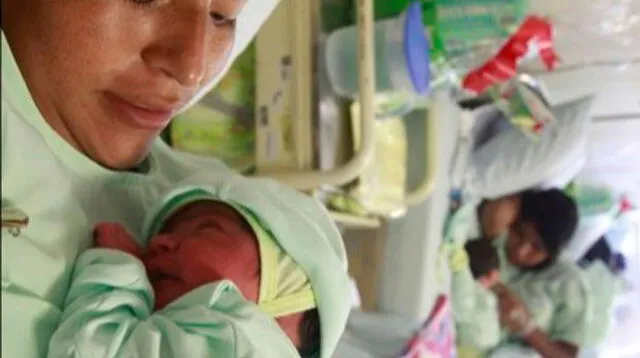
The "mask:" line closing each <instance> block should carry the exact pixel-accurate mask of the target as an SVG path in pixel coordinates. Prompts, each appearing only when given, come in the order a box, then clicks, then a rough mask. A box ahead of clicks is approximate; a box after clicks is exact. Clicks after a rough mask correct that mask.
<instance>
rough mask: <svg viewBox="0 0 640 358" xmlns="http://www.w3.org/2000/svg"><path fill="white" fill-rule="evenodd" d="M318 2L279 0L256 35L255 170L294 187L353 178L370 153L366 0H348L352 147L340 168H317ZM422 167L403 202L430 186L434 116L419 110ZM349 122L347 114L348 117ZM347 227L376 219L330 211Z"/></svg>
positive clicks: (370, 27) (371, 82)
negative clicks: (354, 110)
mask: <svg viewBox="0 0 640 358" xmlns="http://www.w3.org/2000/svg"><path fill="white" fill-rule="evenodd" d="M321 1H323V0H306V1H300V0H282V1H281V3H280V5H279V7H278V8H277V9H276V10H275V12H274V14H273V15H272V16H271V17H270V19H269V20H268V21H267V23H265V25H264V26H263V28H262V30H261V31H260V32H259V33H258V36H257V38H256V58H257V69H256V76H257V78H256V89H257V91H256V92H257V93H256V101H257V110H256V166H257V174H258V175H260V176H269V177H272V178H274V179H277V180H280V181H282V182H284V183H287V184H288V185H290V186H292V187H294V188H296V189H299V190H301V191H313V190H317V189H319V188H321V187H323V186H333V187H339V186H343V185H345V184H349V183H351V182H353V181H354V180H356V179H357V178H358V177H359V176H360V174H361V173H362V172H363V170H364V169H365V167H366V166H367V165H368V164H369V163H370V161H371V160H373V154H374V121H375V116H374V107H375V105H374V94H375V75H374V66H375V63H374V39H373V34H374V16H373V0H354V4H355V8H356V11H357V16H356V19H357V26H358V34H359V44H358V46H359V48H358V50H359V54H360V59H361V61H360V66H359V69H358V70H359V94H360V96H359V102H360V108H361V110H360V116H359V118H358V119H357V120H359V121H360V124H359V126H360V128H361V130H360V138H359V139H360V140H359V143H360V145H359V148H358V150H357V151H355V153H354V154H353V156H352V157H351V158H350V159H349V160H347V161H346V162H345V163H343V164H342V165H339V166H337V167H335V168H333V169H329V170H317V169H315V168H317V165H315V163H314V159H315V158H316V153H315V150H314V147H315V146H314V143H315V140H314V138H313V135H314V134H313V131H314V120H315V119H316V116H317V115H318V111H317V106H318V91H317V88H316V85H317V83H316V80H317V78H316V71H315V70H316V67H317V66H315V65H316V63H315V62H314V61H318V56H317V55H318V47H319V46H318V39H319V37H320V36H321V35H322V34H321V30H320V28H321V26H320V24H319V21H320V20H319V19H320V18H321V13H320V8H321ZM427 113H428V118H426V120H427V123H426V125H425V128H426V138H425V140H426V142H425V150H426V155H425V160H426V161H427V170H426V171H425V172H426V173H425V178H424V180H423V182H422V184H420V185H418V186H417V187H416V188H415V190H413V191H412V192H410V193H407V196H406V203H407V204H408V205H415V204H418V203H420V202H422V201H423V200H424V199H425V198H426V197H427V196H428V195H429V194H430V193H431V192H432V190H433V187H434V182H435V173H436V168H437V166H436V158H437V155H436V153H435V150H436V143H435V142H436V141H435V138H434V136H435V126H436V125H437V122H436V120H435V116H436V113H437V110H435V108H432V109H430V110H428V111H427ZM354 120H355V119H354ZM332 216H333V218H334V219H335V220H336V221H337V222H338V223H342V224H344V225H346V226H350V227H378V226H379V225H380V219H378V218H363V217H358V216H353V215H350V214H345V213H337V212H333V213H332Z"/></svg>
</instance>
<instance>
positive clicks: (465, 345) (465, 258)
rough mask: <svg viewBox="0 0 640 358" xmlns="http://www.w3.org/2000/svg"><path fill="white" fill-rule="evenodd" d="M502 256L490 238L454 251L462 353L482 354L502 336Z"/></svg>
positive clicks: (454, 285) (455, 300)
mask: <svg viewBox="0 0 640 358" xmlns="http://www.w3.org/2000/svg"><path fill="white" fill-rule="evenodd" d="M499 265H500V261H499V257H498V253H497V251H496V250H495V248H494V247H493V246H492V245H491V243H490V242H489V241H488V240H485V239H477V240H472V241H469V242H467V243H466V244H465V245H464V247H462V246H460V247H459V248H458V249H456V250H454V252H453V253H452V255H451V268H452V271H453V273H452V288H451V291H452V298H453V299H452V304H453V311H454V315H455V319H456V330H457V339H458V345H459V347H458V351H459V355H460V357H471V356H481V355H482V353H483V352H486V351H487V350H489V349H491V348H493V347H495V346H496V345H497V344H498V343H499V341H500V338H501V328H500V321H499V314H498V305H497V299H496V297H495V294H494V293H493V292H492V289H494V288H495V287H496V286H498V285H499V284H500V271H499V268H500V267H499Z"/></svg>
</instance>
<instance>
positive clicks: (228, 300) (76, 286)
mask: <svg viewBox="0 0 640 358" xmlns="http://www.w3.org/2000/svg"><path fill="white" fill-rule="evenodd" d="M153 302H154V295H153V290H152V288H151V285H150V283H149V280H148V279H147V275H146V272H145V269H144V266H143V265H142V262H141V261H139V260H138V259H137V258H135V257H133V256H130V255H128V254H126V253H123V252H120V251H115V250H110V249H90V250H87V251H85V252H84V253H83V254H82V255H81V256H80V257H79V259H78V261H77V263H76V267H75V270H74V273H73V276H72V279H71V287H70V289H69V294H68V296H67V298H66V301H65V308H64V311H63V313H62V319H61V324H60V326H59V327H58V330H57V331H56V332H55V333H54V334H53V336H52V338H51V341H50V344H49V354H48V357H49V358H66V357H100V358H111V357H113V358H116V357H127V358H130V357H143V358H156V357H158V358H159V357H175V358H178V357H185V358H186V357H194V358H195V357H212V358H215V357H221V358H227V357H243V358H244V357H246V358H252V357H282V358H287V357H299V354H298V353H297V351H296V349H295V347H294V346H293V344H292V343H291V341H290V340H289V338H288V337H287V336H286V335H285V334H284V333H283V332H282V330H281V329H280V327H279V326H278V325H277V323H276V321H275V320H274V319H273V318H271V317H269V316H267V315H266V314H265V313H263V312H262V311H261V310H260V309H259V308H258V307H257V306H256V305H255V304H253V303H251V302H249V301H246V300H245V299H244V298H243V297H242V295H241V294H240V292H239V291H238V289H237V288H236V287H235V286H234V285H233V284H232V283H231V282H229V281H220V282H216V283H211V284H207V285H205V286H201V287H200V288H198V289H195V290H193V291H191V292H189V293H188V294H186V295H184V296H183V297H181V298H180V299H178V300H176V301H174V302H172V303H171V304H170V305H168V306H167V307H166V308H164V309H163V310H161V311H159V312H153Z"/></svg>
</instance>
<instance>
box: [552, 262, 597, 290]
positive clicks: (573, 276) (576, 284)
mask: <svg viewBox="0 0 640 358" xmlns="http://www.w3.org/2000/svg"><path fill="white" fill-rule="evenodd" d="M541 276H542V277H541V278H543V279H544V280H545V281H546V282H547V283H548V284H549V285H550V286H551V287H550V288H552V289H556V290H562V291H566V290H573V289H578V290H581V291H582V290H586V289H587V288H588V284H587V281H586V276H585V274H584V272H583V270H582V269H581V268H580V266H578V265H577V264H576V263H574V262H573V261H571V260H569V259H567V258H561V259H559V260H558V261H557V262H555V263H554V264H553V265H551V266H550V267H549V268H547V269H546V270H544V271H543V272H542V273H541Z"/></svg>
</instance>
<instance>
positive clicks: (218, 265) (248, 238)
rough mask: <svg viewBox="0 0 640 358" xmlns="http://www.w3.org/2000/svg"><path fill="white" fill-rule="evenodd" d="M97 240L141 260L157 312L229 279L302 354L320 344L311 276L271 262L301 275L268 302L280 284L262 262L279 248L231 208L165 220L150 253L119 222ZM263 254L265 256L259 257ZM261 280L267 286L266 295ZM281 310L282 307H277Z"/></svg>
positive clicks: (208, 205)
mask: <svg viewBox="0 0 640 358" xmlns="http://www.w3.org/2000/svg"><path fill="white" fill-rule="evenodd" d="M254 228H255V229H254ZM254 230H255V231H254ZM256 232H259V233H260V234H259V236H260V237H261V238H262V240H260V239H258V234H256ZM95 241H96V246H97V247H102V248H107V249H116V250H121V251H124V252H127V253H129V254H131V255H133V256H135V257H137V258H139V259H140V260H142V262H143V264H144V267H145V268H146V271H147V275H148V276H149V281H150V282H151V286H152V287H153V291H154V293H155V304H154V309H155V310H162V309H163V308H165V307H166V306H167V305H169V304H170V303H171V302H173V301H175V300H177V299H178V298H180V297H182V296H184V295H185V294H187V293H188V292H190V291H192V290H194V289H196V288H198V287H200V286H202V285H205V284H207V283H210V282H216V281H220V280H225V279H226V280H229V281H231V282H233V283H234V284H235V286H236V287H237V288H238V290H239V291H240V292H241V293H242V295H243V296H244V297H245V298H246V299H247V300H249V301H252V302H255V303H258V305H259V306H261V304H260V303H262V304H263V305H262V308H263V309H264V310H265V311H266V313H268V314H270V315H272V316H273V317H274V318H276V321H277V322H278V324H279V325H280V328H282V330H283V331H284V333H285V334H287V336H288V337H289V339H291V341H292V342H293V344H294V345H295V346H296V347H297V348H298V349H299V350H300V351H301V352H309V351H310V350H311V351H313V349H314V348H315V347H316V346H317V344H318V342H319V336H320V323H319V321H318V314H317V311H316V310H315V309H314V308H315V301H314V297H313V293H312V291H311V286H310V285H309V281H308V279H307V277H306V275H305V274H304V272H302V271H301V270H300V268H299V267H298V266H297V265H296V264H295V262H293V261H292V260H291V259H290V258H288V257H287V256H284V255H283V256H282V261H281V262H279V263H278V262H272V263H273V264H276V265H278V264H282V265H287V264H288V265H289V266H290V269H291V272H289V274H292V273H293V272H296V273H297V279H298V280H297V282H296V281H294V279H291V278H289V279H288V280H290V281H292V282H289V283H287V284H288V285H290V286H291V287H287V288H286V289H287V290H288V292H281V294H282V295H283V297H278V300H279V301H280V303H278V302H277V301H276V302H275V304H274V302H266V301H267V300H268V298H267V297H268V296H267V295H268V293H266V290H267V289H268V288H267V286H268V285H277V284H278V283H277V282H265V281H266V280H261V268H262V267H261V262H264V261H267V260H269V259H272V260H273V258H270V257H269V255H270V254H275V255H277V254H278V251H279V248H278V247H277V246H276V245H275V244H274V243H273V242H272V241H271V239H270V238H268V235H267V234H266V233H265V232H264V230H262V229H261V228H260V227H259V226H258V225H257V224H255V223H254V225H253V226H252V225H250V224H249V222H248V221H247V220H246V219H245V218H244V217H243V216H242V215H241V214H240V212H239V211H237V210H235V209H234V208H233V207H231V206H229V205H226V204H224V203H221V202H216V201H197V202H194V203H191V204H189V205H187V206H185V207H183V208H181V209H179V210H178V211H177V212H176V213H175V214H174V215H173V216H172V217H170V218H169V219H168V220H167V221H166V222H165V225H164V227H163V228H162V229H161V230H160V233H159V234H158V235H156V236H155V237H153V238H151V241H150V242H149V247H148V248H147V249H146V250H144V249H142V248H141V247H140V246H139V245H138V243H137V242H136V241H135V240H134V239H133V237H132V236H131V235H129V234H128V233H127V232H126V230H125V229H124V228H123V227H122V226H120V225H118V224H109V223H105V224H99V225H98V226H97V227H96V230H95ZM259 241H262V242H261V243H260V244H261V245H260V244H259ZM260 246H262V250H261V248H260ZM261 252H263V253H264V256H265V257H263V258H261V257H260V256H261V255H260V253H261ZM265 266H266V265H265ZM269 269H273V270H275V269H276V268H275V267H270V268H269ZM266 271H267V269H266V268H265V278H267V277H268V276H267V275H273V274H274V273H269V272H266ZM261 281H262V282H265V284H264V286H262V291H263V292H262V296H261V295H260V293H261V292H260V291H261V290H260V288H261V285H260V283H261ZM272 287H273V286H272ZM287 293H289V296H286V294H287ZM275 294H276V295H277V293H275ZM272 296H273V295H272ZM261 298H262V299H261ZM287 304H288V305H287ZM278 306H279V309H278V308H274V307H278ZM287 306H288V307H287ZM303 355H304V354H303Z"/></svg>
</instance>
